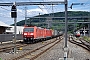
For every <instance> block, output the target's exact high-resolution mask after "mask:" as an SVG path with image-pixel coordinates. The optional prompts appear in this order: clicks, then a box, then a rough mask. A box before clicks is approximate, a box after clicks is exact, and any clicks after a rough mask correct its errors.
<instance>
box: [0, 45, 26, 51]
mask: <svg viewBox="0 0 90 60" xmlns="http://www.w3.org/2000/svg"><path fill="white" fill-rule="evenodd" d="M24 46H27V44H16V47H17V49H19V48H20V47H24ZM13 48H14V44H11V46H10V45H9V46H8V45H7V46H5V47H2V48H0V52H8V51H10V50H12V49H13Z"/></svg>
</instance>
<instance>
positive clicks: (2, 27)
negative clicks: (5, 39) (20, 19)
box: [0, 21, 11, 34]
mask: <svg viewBox="0 0 90 60" xmlns="http://www.w3.org/2000/svg"><path fill="white" fill-rule="evenodd" d="M7 28H11V27H10V26H9V25H7V24H5V23H3V22H1V21H0V34H5V31H6V29H7Z"/></svg>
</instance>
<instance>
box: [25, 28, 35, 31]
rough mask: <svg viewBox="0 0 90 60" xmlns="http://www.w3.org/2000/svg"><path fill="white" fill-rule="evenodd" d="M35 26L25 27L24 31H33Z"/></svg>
mask: <svg viewBox="0 0 90 60" xmlns="http://www.w3.org/2000/svg"><path fill="white" fill-rule="evenodd" d="M33 31H34V28H24V32H33Z"/></svg>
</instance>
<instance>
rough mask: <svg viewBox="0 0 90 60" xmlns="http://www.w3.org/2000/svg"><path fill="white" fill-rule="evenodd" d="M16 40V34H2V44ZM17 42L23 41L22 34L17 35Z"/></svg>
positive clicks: (0, 39) (0, 40)
mask: <svg viewBox="0 0 90 60" xmlns="http://www.w3.org/2000/svg"><path fill="white" fill-rule="evenodd" d="M13 39H14V34H0V42H6V41H12V40H13ZM16 39H17V40H22V39H23V37H22V34H17V38H16Z"/></svg>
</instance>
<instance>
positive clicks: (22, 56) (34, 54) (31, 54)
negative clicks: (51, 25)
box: [7, 39, 61, 60]
mask: <svg viewBox="0 0 90 60" xmlns="http://www.w3.org/2000/svg"><path fill="white" fill-rule="evenodd" d="M60 41H61V39H58V40H56V39H55V40H54V41H52V42H49V43H47V44H45V45H43V46H39V47H37V48H35V49H33V50H27V51H26V52H24V53H23V54H20V55H19V56H16V57H12V58H10V59H7V60H25V59H27V58H26V57H27V56H29V58H28V59H29V60H34V59H36V58H37V57H39V56H40V55H41V54H43V53H44V52H46V51H47V50H49V49H50V48H52V47H53V46H54V45H56V44H57V43H59V42H60Z"/></svg>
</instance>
